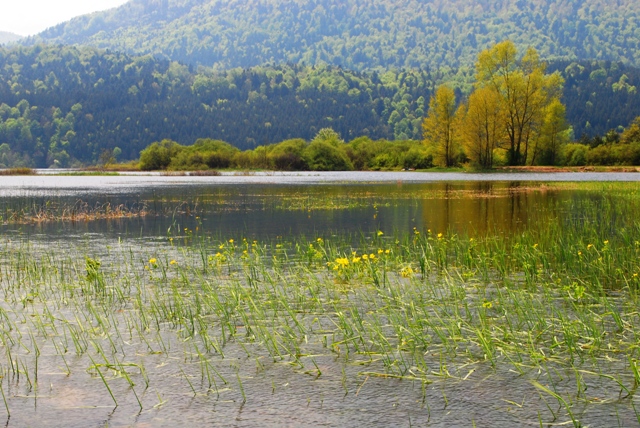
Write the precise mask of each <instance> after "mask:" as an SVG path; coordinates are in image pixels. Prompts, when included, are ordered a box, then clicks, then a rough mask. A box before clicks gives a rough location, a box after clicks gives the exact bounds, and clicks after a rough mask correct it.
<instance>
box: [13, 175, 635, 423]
mask: <svg viewBox="0 0 640 428" xmlns="http://www.w3.org/2000/svg"><path fill="white" fill-rule="evenodd" d="M432 176H433V177H432ZM458 176H461V177H458ZM465 176H466V179H464V177H465ZM601 176H602V177H601ZM438 177H439V178H438ZM542 177H544V178H540V176H539V175H528V174H500V175H496V176H494V175H487V174H474V175H471V174H468V175H465V174H454V175H448V174H444V175H443V174H441V175H436V174H431V176H426V175H420V174H413V173H411V174H409V173H404V174H400V173H398V174H396V173H392V174H353V175H351V176H349V175H348V174H347V175H339V174H333V175H331V174H327V175H318V174H306V175H305V174H298V175H296V174H264V175H259V174H258V175H248V176H232V175H227V176H221V177H168V176H114V177H82V176H77V177H71V176H70V177H59V176H50V177H44V176H34V177H6V178H4V177H3V178H2V179H1V180H2V181H1V183H2V187H1V188H0V228H1V229H0V230H2V238H3V239H2V241H1V242H0V319H1V320H2V322H1V324H0V376H1V378H0V392H1V395H2V401H0V418H3V419H4V418H5V417H6V423H5V425H6V426H10V427H12V426H15V427H27V426H42V425H47V426H65V427H74V426H77V427H87V426H95V427H107V426H108V427H124V426H136V427H147V426H148V427H151V426H153V427H157V426H175V425H176V424H183V425H186V426H192V425H202V426H238V427H245V426H247V427H248V426H392V425H393V426H406V427H411V426H433V427H451V426H464V427H473V426H478V427H482V426H493V427H511V426H527V425H531V426H545V427H547V426H549V427H551V426H558V425H562V426H575V427H581V426H584V427H586V426H591V427H597V426H621V427H629V426H637V425H638V424H640V413H639V411H640V399H639V398H638V396H637V394H636V393H637V389H638V385H640V363H639V362H638V360H639V358H640V350H639V349H638V348H639V347H638V343H640V342H639V337H638V336H639V335H640V312H639V308H640V306H639V290H640V278H639V276H638V275H639V274H640V258H639V257H640V220H639V217H638V212H640V183H639V182H638V181H639V180H640V175H639V174H595V175H582V174H575V173H573V174H549V175H542ZM496 178H497V179H496ZM598 180H599V181H598Z"/></svg>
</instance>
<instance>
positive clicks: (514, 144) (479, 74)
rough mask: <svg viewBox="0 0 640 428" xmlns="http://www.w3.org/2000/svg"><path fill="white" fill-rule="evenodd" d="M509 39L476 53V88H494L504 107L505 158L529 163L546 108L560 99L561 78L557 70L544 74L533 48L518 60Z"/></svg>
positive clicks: (562, 82) (515, 50)
mask: <svg viewBox="0 0 640 428" xmlns="http://www.w3.org/2000/svg"><path fill="white" fill-rule="evenodd" d="M517 54H518V52H517V49H516V47H515V45H514V44H513V42H511V41H510V40H506V41H504V42H501V43H498V44H497V45H495V46H494V47H492V48H490V49H487V50H485V51H483V52H481V53H480V55H479V56H478V63H477V65H476V80H477V87H478V88H488V89H490V90H493V91H495V93H496V94H497V95H498V97H499V99H500V104H501V105H502V107H503V108H504V110H505V123H504V127H505V131H506V133H507V146H506V150H507V157H508V161H509V164H510V165H525V164H527V162H528V161H529V162H531V160H532V159H533V157H534V156H533V154H535V150H534V149H535V147H534V146H533V145H534V144H535V142H536V141H538V137H539V134H540V130H541V127H542V126H543V120H544V117H545V112H546V109H547V107H548V106H549V105H550V104H551V103H552V102H553V101H554V100H559V99H560V96H561V92H562V87H563V84H564V80H563V79H562V77H561V76H560V74H559V73H553V74H545V69H546V65H545V64H544V63H543V62H541V61H540V58H539V56H538V53H537V51H536V50H535V49H533V48H529V49H528V50H527V52H526V53H525V54H524V56H523V57H522V58H521V59H518V56H517Z"/></svg>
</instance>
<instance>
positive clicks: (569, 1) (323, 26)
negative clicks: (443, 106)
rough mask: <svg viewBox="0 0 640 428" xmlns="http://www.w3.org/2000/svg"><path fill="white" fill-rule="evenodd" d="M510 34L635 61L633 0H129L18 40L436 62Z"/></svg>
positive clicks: (549, 48) (581, 56) (231, 57)
mask: <svg viewBox="0 0 640 428" xmlns="http://www.w3.org/2000/svg"><path fill="white" fill-rule="evenodd" d="M507 38H508V39H511V40H512V41H514V42H515V43H516V44H517V45H519V46H521V47H522V46H533V47H535V48H536V49H537V50H538V52H539V53H540V55H541V57H543V58H545V59H547V60H554V59H565V60H571V61H573V60H614V61H621V62H624V63H627V64H630V65H635V66H640V2H639V1H638V0H614V1H608V0H526V1H525V0H519V1H511V0H509V1H507V0H402V1H401V0H131V1H130V2H128V3H126V4H125V5H123V6H121V7H119V8H116V9H112V10H109V11H105V12H101V13H95V14H91V15H87V16H83V17H78V18H75V19H73V20H71V21H69V22H67V23H64V24H60V25H58V26H56V27H53V28H50V29H48V30H47V31H45V32H43V33H41V34H40V35H39V36H37V37H33V38H30V39H28V41H27V42H26V43H32V44H33V43H38V42H48V43H60V44H82V45H92V46H95V47H100V48H108V49H111V50H118V51H122V52H128V53H135V54H147V53H151V54H157V55H162V56H164V57H165V58H168V59H171V60H177V61H181V62H184V63H187V64H202V65H207V66H213V65H215V66H218V67H219V68H223V69H228V68H231V67H252V66H256V65H263V64H266V63H271V64H273V63H275V64H282V63H296V64H307V65H313V64H319V63H321V62H325V63H327V64H330V65H337V66H342V67H345V68H349V69H351V70H366V69H371V68H376V67H383V68H389V67H397V68H422V69H426V68H432V69H433V68H441V67H443V66H449V67H459V66H466V65H471V64H473V62H474V61H475V59H476V57H477V54H478V52H480V51H481V50H484V49H486V48H487V47H489V46H490V45H493V44H494V43H496V42H498V41H501V40H504V39H507Z"/></svg>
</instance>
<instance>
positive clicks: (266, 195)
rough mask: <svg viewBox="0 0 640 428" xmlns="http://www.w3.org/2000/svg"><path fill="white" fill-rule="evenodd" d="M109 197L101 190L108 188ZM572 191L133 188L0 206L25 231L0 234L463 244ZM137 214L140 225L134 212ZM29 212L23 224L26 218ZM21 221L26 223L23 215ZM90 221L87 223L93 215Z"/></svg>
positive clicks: (483, 186) (13, 200) (520, 223)
mask: <svg viewBox="0 0 640 428" xmlns="http://www.w3.org/2000/svg"><path fill="white" fill-rule="evenodd" d="M105 190H106V189H105ZM571 198H575V193H574V192H566V191H565V192H563V191H559V190H557V189H556V190H549V189H548V188H547V187H545V186H544V185H541V184H539V183H538V184H534V183H528V182H452V183H421V184H411V183H392V184H348V185H347V184H344V185H264V184H262V185H210V184H209V185H203V184H190V185H187V186H170V187H157V186H150V187H145V188H135V189H130V191H129V192H124V193H119V194H113V193H112V194H109V193H108V192H106V191H105V193H99V192H98V193H96V192H93V191H92V192H83V191H78V192H77V193H75V194H73V196H71V195H67V194H66V193H64V194H62V195H61V194H59V193H57V192H56V191H53V190H52V191H50V192H49V193H45V194H41V193H37V194H35V195H34V194H30V193H27V194H24V195H21V196H6V197H4V198H2V199H0V215H2V216H3V218H4V219H5V221H6V219H9V218H11V215H14V216H15V213H22V215H23V216H24V218H25V219H26V220H25V221H24V223H26V224H15V222H9V223H8V224H6V223H5V224H4V226H2V228H3V231H4V232H5V233H16V231H18V232H19V233H20V234H23V235H27V236H31V237H35V236H37V235H46V236H50V237H54V236H60V235H64V236H67V237H73V236H84V235H87V234H94V233H97V234H101V235H104V236H112V237H147V238H150V237H156V236H166V235H167V233H168V232H173V233H176V231H179V230H184V228H188V229H189V230H198V231H200V232H204V233H207V234H210V235H213V236H219V237H222V238H224V237H229V236H234V237H240V236H242V237H247V238H254V239H256V238H267V237H268V238H274V237H278V236H286V235H292V234H293V235H307V236H310V237H313V236H315V235H323V234H327V233H329V234H330V233H345V232H348V233H359V232H372V231H376V230H383V231H389V232H391V231H405V232H406V231H410V230H412V228H414V227H416V228H417V229H420V230H427V229H431V230H433V231H434V232H438V233H440V232H454V233H458V234H462V235H477V234H485V233H503V234H513V233H515V232H517V231H518V230H521V229H522V228H523V227H529V226H531V227H534V226H536V225H537V224H539V223H540V222H546V221H549V219H550V218H553V217H555V216H556V215H557V214H558V212H559V210H562V206H563V201H567V200H570V199H571ZM106 205H109V206H110V207H124V209H126V210H129V211H131V212H133V213H134V215H132V216H131V217H127V218H108V217H107V218H99V219H96V220H88V219H83V218H78V219H76V221H72V220H70V219H66V220H65V221H41V220H40V218H42V217H44V216H43V215H41V214H37V212H38V211H47V212H49V213H50V214H51V217H52V218H53V217H55V216H56V215H57V214H56V213H61V212H63V211H64V210H65V209H66V211H65V212H67V213H68V212H69V211H70V209H69V207H79V206H82V207H84V208H81V209H77V208H73V210H76V211H82V210H83V209H85V210H89V211H91V210H92V209H95V210H97V209H98V208H96V207H99V209H101V210H103V211H104V208H102V207H104V206H106ZM140 211H144V214H146V215H144V216H138V215H135V213H137V212H140ZM30 212H32V213H35V214H33V215H32V216H31V217H28V215H27V214H28V213H30ZM25 213H26V214H25ZM88 217H91V215H90V213H89V215H88Z"/></svg>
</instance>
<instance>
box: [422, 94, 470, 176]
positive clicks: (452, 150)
mask: <svg viewBox="0 0 640 428" xmlns="http://www.w3.org/2000/svg"><path fill="white" fill-rule="evenodd" d="M459 112H460V113H461V112H462V111H461V110H459ZM459 116H460V114H458V112H457V111H456V95H455V92H454V91H453V89H451V88H450V87H448V86H445V85H442V86H439V87H438V89H436V92H435V94H434V95H433V96H432V97H431V100H430V101H429V112H428V113H427V117H426V118H425V120H424V122H422V132H423V140H424V142H425V144H426V145H427V146H431V147H432V148H433V150H434V152H435V162H436V163H437V164H438V165H440V166H444V167H451V166H454V165H455V164H456V157H457V156H456V155H457V149H458V140H459V135H458V126H457V125H458V122H459Z"/></svg>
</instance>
